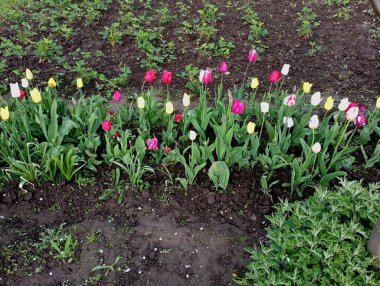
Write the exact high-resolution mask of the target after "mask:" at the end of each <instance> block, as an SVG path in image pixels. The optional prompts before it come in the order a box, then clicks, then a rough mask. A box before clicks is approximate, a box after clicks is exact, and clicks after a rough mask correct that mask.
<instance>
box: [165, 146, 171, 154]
mask: <svg viewBox="0 0 380 286" xmlns="http://www.w3.org/2000/svg"><path fill="white" fill-rule="evenodd" d="M171 150H172V148H170V147H165V148H164V152H165V153H170V151H171Z"/></svg>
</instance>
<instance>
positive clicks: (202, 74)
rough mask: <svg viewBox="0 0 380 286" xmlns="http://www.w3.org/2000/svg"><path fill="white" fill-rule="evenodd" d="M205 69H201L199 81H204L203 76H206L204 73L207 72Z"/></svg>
mask: <svg viewBox="0 0 380 286" xmlns="http://www.w3.org/2000/svg"><path fill="white" fill-rule="evenodd" d="M205 72H206V71H205V70H201V71H200V72H199V81H200V82H203V76H204V74H205Z"/></svg>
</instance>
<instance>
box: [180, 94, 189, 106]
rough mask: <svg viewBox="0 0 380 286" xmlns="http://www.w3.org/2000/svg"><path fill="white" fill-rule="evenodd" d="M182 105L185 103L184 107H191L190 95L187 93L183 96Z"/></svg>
mask: <svg viewBox="0 0 380 286" xmlns="http://www.w3.org/2000/svg"><path fill="white" fill-rule="evenodd" d="M182 103H183V106H185V107H189V106H190V95H188V94H187V93H185V94H184V95H183V99H182Z"/></svg>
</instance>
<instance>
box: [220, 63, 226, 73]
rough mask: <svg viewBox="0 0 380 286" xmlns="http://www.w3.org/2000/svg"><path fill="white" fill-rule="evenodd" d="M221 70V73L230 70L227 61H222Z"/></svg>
mask: <svg viewBox="0 0 380 286" xmlns="http://www.w3.org/2000/svg"><path fill="white" fill-rule="evenodd" d="M219 71H220V72H221V73H226V72H228V65H227V63H226V62H222V63H221V65H220V67H219Z"/></svg>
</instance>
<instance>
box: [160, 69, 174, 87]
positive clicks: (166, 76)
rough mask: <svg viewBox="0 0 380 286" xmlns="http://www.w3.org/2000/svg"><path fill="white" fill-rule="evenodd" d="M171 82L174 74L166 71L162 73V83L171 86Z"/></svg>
mask: <svg viewBox="0 0 380 286" xmlns="http://www.w3.org/2000/svg"><path fill="white" fill-rule="evenodd" d="M171 81H172V73H171V72H168V71H166V70H164V71H163V73H162V82H163V83H164V84H170V82H171Z"/></svg>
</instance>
